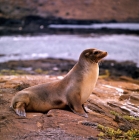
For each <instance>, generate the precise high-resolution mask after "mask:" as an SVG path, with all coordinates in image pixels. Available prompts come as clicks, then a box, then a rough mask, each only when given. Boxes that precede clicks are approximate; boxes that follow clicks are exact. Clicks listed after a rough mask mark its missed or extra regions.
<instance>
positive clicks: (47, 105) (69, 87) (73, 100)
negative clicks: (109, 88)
mask: <svg viewBox="0 0 139 140" xmlns="http://www.w3.org/2000/svg"><path fill="white" fill-rule="evenodd" d="M106 55H107V52H104V51H100V50H97V49H87V50H84V51H83V52H82V53H81V55H80V57H79V61H78V62H77V63H76V64H75V66H74V67H73V68H72V69H71V70H70V71H69V72H68V73H67V75H66V76H65V77H64V78H63V79H62V80H57V81H54V82H50V83H45V84H40V85H36V86H32V87H29V88H26V89H24V90H22V91H19V92H18V93H16V95H15V96H14V97H13V99H12V102H11V107H12V108H13V109H14V110H15V112H16V114H18V115H19V116H26V112H25V111H37V112H47V111H49V110H50V109H62V108H65V107H66V106H69V107H70V109H71V110H72V111H73V112H74V113H76V114H78V115H80V116H83V117H88V115H87V114H86V112H85V109H84V106H83V103H84V102H86V100H87V99H88V97H89V96H90V94H91V93H92V91H93V89H94V87H95V84H96V82H97V79H98V75H99V66H98V62H99V61H100V60H101V59H102V58H104V57H105V56H106Z"/></svg>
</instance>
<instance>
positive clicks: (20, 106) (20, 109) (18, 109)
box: [14, 102, 26, 117]
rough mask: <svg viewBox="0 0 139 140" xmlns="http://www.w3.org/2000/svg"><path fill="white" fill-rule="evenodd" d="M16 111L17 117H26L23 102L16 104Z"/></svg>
mask: <svg viewBox="0 0 139 140" xmlns="http://www.w3.org/2000/svg"><path fill="white" fill-rule="evenodd" d="M14 110H15V112H16V114H17V115H19V116H22V117H26V112H25V104H24V103H23V102H18V103H16V106H15V109H14Z"/></svg>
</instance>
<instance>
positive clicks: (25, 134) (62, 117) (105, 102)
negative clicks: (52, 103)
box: [0, 75, 139, 140]
mask: <svg viewBox="0 0 139 140" xmlns="http://www.w3.org/2000/svg"><path fill="white" fill-rule="evenodd" d="M61 78H63V76H50V75H45V76H44V75H43V76H39V75H35V76H34V75H22V76H21V75H20V76H14V75H11V76H0V110H1V111H0V139H2V140H5V139H8V140H15V139H26V140H29V139H32V140H36V139H48V140H49V139H53V140H57V139H72V140H77V139H80V140H87V139H88V140H97V139H121V140H122V139H136V140H137V139H139V125H138V124H139V108H138V106H139V85H138V84H135V83H133V82H131V81H130V80H128V79H126V81H125V80H121V79H120V80H114V79H111V78H110V77H104V76H100V77H99V79H98V82H97V85H96V88H95V89H94V91H93V92H92V94H91V95H90V97H89V99H88V100H87V102H86V103H85V106H86V109H87V111H88V112H89V113H88V116H89V117H88V118H83V117H80V116H78V115H76V114H74V113H72V112H71V111H70V110H59V109H53V110H50V111H49V112H48V113H46V114H43V113H36V112H28V113H27V118H24V117H19V116H17V115H16V114H15V112H14V111H13V110H12V109H10V107H9V106H10V102H11V98H12V97H13V96H14V95H15V93H16V92H17V91H19V90H22V89H24V88H27V87H30V86H33V85H36V84H40V83H44V82H50V81H53V80H57V79H61Z"/></svg>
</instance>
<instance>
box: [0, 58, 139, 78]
mask: <svg viewBox="0 0 139 140" xmlns="http://www.w3.org/2000/svg"><path fill="white" fill-rule="evenodd" d="M75 63H76V61H75V60H72V59H58V58H45V59H35V60H18V61H8V62H3V63H0V75H24V74H29V75H38V74H39V75H46V74H47V75H55V76H56V75H65V74H66V73H68V71H69V70H70V69H71V68H72V67H73V66H74V65H75ZM99 65H100V75H105V76H109V77H114V78H119V77H121V76H127V77H131V78H134V79H137V80H138V79H139V68H138V67H137V66H136V64H135V63H134V62H131V61H123V62H117V61H115V60H103V61H102V62H101V63H100V64H99Z"/></svg>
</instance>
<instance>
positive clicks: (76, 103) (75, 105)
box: [69, 94, 88, 118]
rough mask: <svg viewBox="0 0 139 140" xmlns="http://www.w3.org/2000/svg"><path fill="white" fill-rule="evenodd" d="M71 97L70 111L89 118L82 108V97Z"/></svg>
mask: <svg viewBox="0 0 139 140" xmlns="http://www.w3.org/2000/svg"><path fill="white" fill-rule="evenodd" d="M70 97H71V98H72V99H71V98H70ZM70 97H69V107H70V109H71V110H72V111H73V112H74V113H75V114H77V115H79V116H82V117H85V118H87V117H88V115H87V114H86V113H85V111H84V109H83V107H82V104H81V99H80V95H77V94H76V96H74V97H72V96H70Z"/></svg>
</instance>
